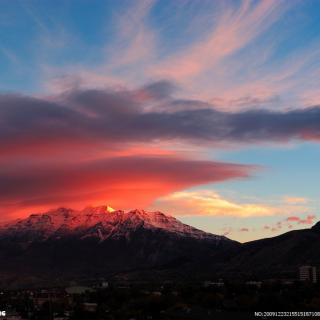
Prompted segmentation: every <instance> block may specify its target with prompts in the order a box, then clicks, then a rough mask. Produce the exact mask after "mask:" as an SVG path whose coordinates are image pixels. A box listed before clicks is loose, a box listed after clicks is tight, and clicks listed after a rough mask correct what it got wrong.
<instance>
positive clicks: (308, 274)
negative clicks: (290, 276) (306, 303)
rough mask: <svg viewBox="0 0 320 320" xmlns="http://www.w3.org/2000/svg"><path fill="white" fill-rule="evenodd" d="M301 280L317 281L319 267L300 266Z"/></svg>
mask: <svg viewBox="0 0 320 320" xmlns="http://www.w3.org/2000/svg"><path fill="white" fill-rule="evenodd" d="M299 280H300V281H309V282H312V283H316V282H317V268H316V267H314V266H302V267H300V268H299Z"/></svg>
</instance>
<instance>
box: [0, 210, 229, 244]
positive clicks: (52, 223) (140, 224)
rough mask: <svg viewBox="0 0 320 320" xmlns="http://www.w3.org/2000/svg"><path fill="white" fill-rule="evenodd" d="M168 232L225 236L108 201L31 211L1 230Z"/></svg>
mask: <svg viewBox="0 0 320 320" xmlns="http://www.w3.org/2000/svg"><path fill="white" fill-rule="evenodd" d="M139 230H140V231H143V230H148V231H151V232H160V231H161V232H165V233H167V234H171V235H174V236H179V237H184V238H196V239H215V240H217V239H218V240H220V239H226V238H224V237H221V236H216V235H213V234H210V233H206V232H204V231H201V230H198V229H196V228H193V227H191V226H189V225H186V224H184V223H182V222H180V221H179V220H177V219H176V218H174V217H172V216H170V215H166V214H164V213H162V212H159V211H155V212H148V211H145V210H142V209H134V210H131V211H127V212H125V211H122V210H115V209H114V208H112V207H111V206H109V205H105V206H100V207H87V208H85V209H83V210H80V211H77V210H73V209H70V208H58V209H55V210H50V211H48V212H46V213H40V214H32V215H30V216H29V217H27V218H25V219H20V220H19V221H18V222H17V221H14V222H11V223H8V224H7V225H6V226H5V228H3V229H2V230H1V233H0V237H1V236H2V235H3V234H5V235H8V234H9V235H10V234H11V235H14V236H16V237H20V236H21V235H23V236H24V237H25V236H26V237H27V238H30V237H31V238H32V239H34V238H37V239H40V240H46V239H49V238H51V239H55V238H61V237H66V236H72V237H80V238H88V237H93V238H99V239H100V241H104V240H106V239H108V238H114V237H116V238H119V237H120V238H121V237H124V238H130V236H131V235H132V234H133V233H135V232H137V231H139Z"/></svg>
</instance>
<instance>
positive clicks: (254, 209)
mask: <svg viewBox="0 0 320 320" xmlns="http://www.w3.org/2000/svg"><path fill="white" fill-rule="evenodd" d="M154 205H156V206H157V207H160V208H163V210H165V211H167V212H172V213H174V214H176V215H200V216H235V217H241V218H246V217H256V216H271V215H274V214H275V213H276V212H277V209H276V208H273V207H270V206H266V205H263V204H254V203H249V204H248V203H247V204H241V203H236V202H232V201H230V200H227V199H224V198H222V197H221V196H220V195H219V194H217V193H215V192H212V191H182V192H176V193H173V194H170V195H168V196H165V197H163V198H161V199H158V200H157V201H156V203H155V204H154Z"/></svg>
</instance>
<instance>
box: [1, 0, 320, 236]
mask: <svg viewBox="0 0 320 320" xmlns="http://www.w3.org/2000/svg"><path fill="white" fill-rule="evenodd" d="M319 10H320V3H319V2H317V1H313V0H307V1H282V0H262V1H253V0H252V1H251V0H244V1H233V0H228V1H192V0H190V1H189V0H186V1H168V2H167V1H156V0H141V1H126V0H125V1H119V2H118V1H82V0H79V1H67V2H64V1H60V2H59V1H58V3H57V4H56V3H55V2H54V1H52V2H50V1H41V2H39V1H32V0H30V1H26V2H21V3H20V2H17V1H12V2H11V1H7V2H5V3H3V4H2V10H1V17H2V16H3V18H1V21H2V22H1V23H2V25H1V32H0V33H1V35H2V39H3V41H2V43H1V45H0V57H1V59H0V65H1V75H0V90H1V92H0V203H1V208H0V220H1V222H2V221H6V220H8V219H11V218H19V217H25V216H27V215H29V214H30V213H34V212H38V211H40V212H44V211H46V210H48V209H51V208H56V207H72V208H75V209H83V208H84V207H86V206H91V205H92V206H96V205H105V204H106V203H108V204H110V206H108V207H107V212H110V213H111V212H113V211H114V210H115V209H113V208H116V209H117V210H118V209H119V210H122V209H123V210H127V209H134V208H144V209H150V210H155V211H163V212H166V213H168V214H171V215H173V216H176V217H179V219H181V220H182V221H184V222H188V223H190V224H192V225H194V226H197V227H198V228H201V229H203V230H206V231H209V232H212V233H215V234H225V235H228V237H230V238H232V239H236V240H239V241H245V240H252V239H256V238H262V237H266V236H271V235H276V234H280V233H281V232H283V231H287V230H289V229H290V230H291V229H300V228H305V227H307V226H308V227H309V226H310V225H312V224H313V223H315V222H316V221H317V220H319V218H320V215H319V213H320V212H319V191H318V189H319V188H318V184H319V183H318V182H319V180H320V171H319V169H318V166H319V159H320V151H319V150H320V149H319V141H320V107H319V104H320V95H319V88H318V86H319V85H318V83H319V81H318V80H319V79H318V78H319V75H320V64H319V61H320V37H319V36H320V19H319V13H318V12H319ZM12 21H13V22H14V23H13V22H12ZM9 35H10V36H9Z"/></svg>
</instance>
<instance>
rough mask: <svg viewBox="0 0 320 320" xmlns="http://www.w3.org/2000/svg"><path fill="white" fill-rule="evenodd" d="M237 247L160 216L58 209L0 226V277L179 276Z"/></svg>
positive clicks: (104, 208)
mask: <svg viewBox="0 0 320 320" xmlns="http://www.w3.org/2000/svg"><path fill="white" fill-rule="evenodd" d="M238 246H239V243H237V242H235V241H231V240H229V239H227V238H226V237H223V236H217V235H213V234H210V233H206V232H204V231H201V230H198V229H196V228H193V227H191V226H188V225H186V224H183V223H182V222H180V221H179V220H177V219H176V218H174V217H172V216H169V215H165V214H163V213H161V212H146V211H144V210H131V211H128V212H125V211H122V210H114V209H112V208H111V207H108V206H101V207H95V208H93V207H89V208H85V209H84V210H81V211H77V210H72V209H66V208H59V209H56V210H51V211H48V212H46V213H41V214H32V215H30V216H29V217H28V218H25V219H20V220H16V221H13V222H10V223H6V224H3V225H1V226H0V261H1V264H0V275H2V276H3V275H6V277H3V279H7V278H9V279H12V278H14V279H15V281H16V282H18V283H21V282H25V279H29V278H31V279H33V280H32V282H39V279H41V280H43V279H46V280H47V281H48V282H49V283H50V284H52V281H53V280H52V278H53V277H58V279H60V280H61V281H62V280H69V279H77V278H88V277H91V278H95V277H97V276H103V277H105V276H110V275H111V274H113V275H114V274H118V273H123V272H125V273H128V272H129V273H130V272H133V271H134V272H140V271H141V272H142V270H143V274H144V275H145V272H147V271H148V270H149V271H150V270H168V269H169V270H182V269H184V271H176V272H178V274H181V275H183V274H184V272H185V270H187V269H188V270H189V271H190V270H191V267H190V266H194V265H195V266H199V265H201V266H202V267H203V266H205V267H207V268H209V272H211V269H210V267H209V265H208V264H207V261H211V262H212V261H217V259H220V257H221V255H222V256H225V255H226V254H227V255H228V254H229V256H230V254H232V252H233V251H234V250H236V249H237V248H238ZM202 267H201V268H202ZM192 268H193V267H192ZM192 270H194V269H192ZM161 272H162V271H161ZM165 272H166V271H165ZM192 272H193V271H192ZM60 280H59V281H60ZM10 281H12V280H10ZM0 285H1V278H0ZM7 285H8V283H7V282H6V283H5V286H7Z"/></svg>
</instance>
